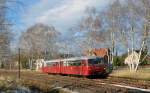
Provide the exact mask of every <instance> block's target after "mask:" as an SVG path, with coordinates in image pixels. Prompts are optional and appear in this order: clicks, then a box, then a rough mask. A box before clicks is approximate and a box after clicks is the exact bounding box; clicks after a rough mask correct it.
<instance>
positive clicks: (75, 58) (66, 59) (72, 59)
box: [45, 56, 97, 63]
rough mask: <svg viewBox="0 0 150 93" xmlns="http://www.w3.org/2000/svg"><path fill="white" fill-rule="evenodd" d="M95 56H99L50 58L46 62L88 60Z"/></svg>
mask: <svg viewBox="0 0 150 93" xmlns="http://www.w3.org/2000/svg"><path fill="white" fill-rule="evenodd" d="M93 58H97V56H82V57H71V58H65V59H54V60H48V61H45V62H46V63H51V62H60V61H75V60H87V59H93Z"/></svg>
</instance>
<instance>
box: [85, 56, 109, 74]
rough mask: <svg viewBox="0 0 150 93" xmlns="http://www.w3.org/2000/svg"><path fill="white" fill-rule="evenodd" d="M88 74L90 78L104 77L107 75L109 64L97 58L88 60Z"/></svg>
mask: <svg viewBox="0 0 150 93" xmlns="http://www.w3.org/2000/svg"><path fill="white" fill-rule="evenodd" d="M87 62H88V74H89V76H103V75H106V74H107V64H105V62H104V58H100V57H96V58H92V59H88V60H87Z"/></svg>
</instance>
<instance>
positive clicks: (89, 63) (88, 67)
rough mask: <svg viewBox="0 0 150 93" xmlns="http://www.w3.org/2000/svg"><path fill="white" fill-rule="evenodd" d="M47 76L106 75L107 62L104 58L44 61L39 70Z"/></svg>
mask: <svg viewBox="0 0 150 93" xmlns="http://www.w3.org/2000/svg"><path fill="white" fill-rule="evenodd" d="M41 69H42V72H44V73H48V74H62V75H80V76H86V77H88V76H97V75H106V74H108V60H106V59H105V58H104V57H96V56H84V57H72V58H67V59H56V60H50V61H45V64H44V65H43V67H42V68H41Z"/></svg>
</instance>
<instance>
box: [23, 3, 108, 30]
mask: <svg viewBox="0 0 150 93" xmlns="http://www.w3.org/2000/svg"><path fill="white" fill-rule="evenodd" d="M108 1H109V0H61V1H60V0H41V1H40V2H39V3H37V4H35V5H33V6H32V7H30V8H29V9H28V10H27V11H26V14H27V15H25V16H24V17H23V19H24V22H25V23H26V24H27V25H32V24H34V23H39V22H40V23H45V24H51V25H54V26H55V27H56V28H58V29H59V30H60V29H62V30H66V29H68V28H69V26H71V25H73V24H75V22H77V20H79V19H80V18H81V17H82V15H83V13H84V11H85V9H86V8H87V7H96V8H98V7H103V6H105V5H106V4H107V3H108ZM65 28H66V29H65Z"/></svg>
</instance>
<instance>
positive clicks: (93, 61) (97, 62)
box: [88, 58, 103, 66]
mask: <svg viewBox="0 0 150 93" xmlns="http://www.w3.org/2000/svg"><path fill="white" fill-rule="evenodd" d="M102 63H103V59H102V58H95V59H88V64H89V66H91V65H100V64H102Z"/></svg>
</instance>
